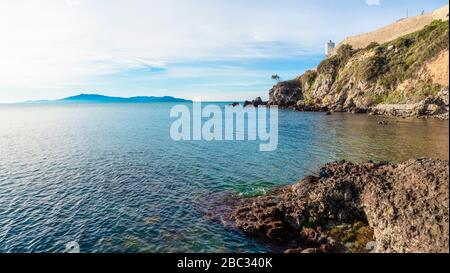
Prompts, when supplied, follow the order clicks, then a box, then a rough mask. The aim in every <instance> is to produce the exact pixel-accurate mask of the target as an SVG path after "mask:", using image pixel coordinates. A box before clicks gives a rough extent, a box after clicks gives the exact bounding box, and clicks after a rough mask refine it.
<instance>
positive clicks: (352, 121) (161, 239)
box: [0, 104, 449, 252]
mask: <svg viewBox="0 0 450 273" xmlns="http://www.w3.org/2000/svg"><path fill="white" fill-rule="evenodd" d="M171 106H173V105H171V104H134V105H126V104H120V105H115V104H111V105H2V106H0V252H5V251H10V252H31V251H37V252H44V251H50V252H62V251H65V245H66V244H67V243H68V242H73V241H74V242H77V243H78V244H79V246H80V250H81V251H82V252H111V251H112V252H179V251H187V252H204V251H206V252H259V251H269V250H273V248H272V247H271V246H267V245H265V244H263V243H261V242H259V241H255V240H252V239H249V238H246V237H245V236H243V235H242V234H241V233H240V232H239V231H236V230H232V229H229V228H225V227H224V226H223V225H222V224H221V223H216V222H211V219H210V217H207V212H208V211H209V210H210V204H209V202H208V200H211V201H213V200H212V199H213V198H212V196H214V194H217V193H221V192H228V191H229V192H233V193H235V194H240V195H249V196H250V195H254V194H262V193H264V192H265V191H267V190H268V189H270V188H272V187H273V186H275V185H282V184H288V183H292V182H295V181H296V180H298V179H300V178H301V177H303V176H305V175H308V174H311V173H314V172H317V170H318V168H319V167H320V166H321V165H322V164H323V163H326V162H328V161H332V160H339V159H347V160H351V161H363V160H368V159H372V160H376V161H382V160H388V161H402V160H406V159H409V158H415V157H433V158H441V159H448V157H449V149H448V130H449V127H448V121H439V120H418V119H387V121H388V124H387V125H379V124H378V121H379V120H381V119H384V118H382V117H372V116H366V115H351V114H333V115H331V116H325V115H324V114H322V113H297V112H292V111H284V110H283V111H280V115H279V120H280V125H279V134H280V135H279V145H278V150H277V151H275V152H271V153H261V152H259V143H258V142H247V141H244V142H237V141H236V142H205V141H197V142H173V141H172V140H171V139H170V136H169V127H170V124H171V121H173V120H171V119H170V118H169V110H170V107H171Z"/></svg>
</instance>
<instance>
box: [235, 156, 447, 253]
mask: <svg viewBox="0 0 450 273" xmlns="http://www.w3.org/2000/svg"><path fill="white" fill-rule="evenodd" d="M448 176H449V166H448V161H442V160H431V159H418V160H410V161H407V162H404V163H401V164H388V163H373V162H366V163H362V164H353V163H349V162H345V161H341V162H334V163H330V164H327V165H325V166H324V167H323V168H321V169H320V174H319V175H318V176H308V177H305V178H304V179H303V180H301V181H300V182H298V183H296V184H294V185H291V186H287V187H282V188H278V189H276V190H274V191H273V192H272V193H270V194H268V195H266V196H260V197H254V198H247V199H243V200H241V202H240V204H239V205H238V206H237V208H236V209H234V211H233V212H232V213H231V216H230V217H231V219H232V220H233V221H234V223H235V226H236V227H237V228H240V229H242V230H243V231H244V232H245V233H247V234H250V235H254V236H259V237H263V238H267V239H271V240H275V241H277V242H280V243H285V244H286V248H288V250H287V251H286V252H289V253H298V252H305V253H317V252H347V251H352V252H365V251H369V249H368V248H370V246H371V248H374V247H375V249H372V250H375V251H378V252H448V251H449V249H448V247H449V203H448V202H449V188H448V186H449V180H448V179H449V177H448ZM372 241H373V242H372Z"/></svg>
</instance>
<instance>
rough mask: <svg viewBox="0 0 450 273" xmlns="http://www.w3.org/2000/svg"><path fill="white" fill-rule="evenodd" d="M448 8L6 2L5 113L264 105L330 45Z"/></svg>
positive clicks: (153, 0) (128, 0) (410, 0)
mask: <svg viewBox="0 0 450 273" xmlns="http://www.w3.org/2000/svg"><path fill="white" fill-rule="evenodd" d="M446 4H448V1H447V0H339V1H336V0H271V1H269V0H0V103H2V102H19V101H26V100H40V99H57V98H63V97H67V96H71V95H76V94H80V93H96V94H104V95H111V96H123V97H130V96H145V95H147V96H165V95H170V96H175V97H181V98H188V99H198V98H201V99H202V100H203V101H238V100H245V99H252V98H255V97H257V96H261V97H262V98H263V99H267V97H268V90H269V89H270V88H271V87H272V85H273V84H274V81H273V80H272V79H271V75H273V74H278V75H280V76H281V78H282V79H289V78H293V77H295V76H297V75H299V74H301V73H303V72H304V71H305V70H307V69H311V68H314V67H315V66H316V65H317V64H318V63H319V62H320V61H321V60H322V59H323V58H324V47H325V43H326V42H327V41H328V40H330V39H331V40H333V41H336V42H339V41H341V40H343V39H344V38H345V37H347V36H351V35H355V34H360V33H364V32H368V31H372V30H375V29H377V28H379V27H382V26H384V25H386V24H389V23H391V22H394V21H396V20H398V19H399V18H402V17H405V15H406V9H408V10H409V14H410V16H412V15H416V14H419V13H420V12H421V11H422V10H425V11H432V10H434V9H436V8H439V7H441V6H444V5H446Z"/></svg>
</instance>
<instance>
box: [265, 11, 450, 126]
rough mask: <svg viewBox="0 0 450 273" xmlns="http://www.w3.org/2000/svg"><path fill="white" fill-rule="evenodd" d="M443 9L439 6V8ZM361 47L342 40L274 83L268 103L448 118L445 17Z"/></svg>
mask: <svg viewBox="0 0 450 273" xmlns="http://www.w3.org/2000/svg"><path fill="white" fill-rule="evenodd" d="M440 13H441V11H440ZM446 18H447V19H446V20H435V21H432V22H431V23H430V24H429V25H426V26H425V27H423V28H422V29H420V30H418V31H416V32H412V33H410V34H407V35H404V36H401V37H399V38H397V39H394V40H391V41H388V42H385V43H381V44H380V43H377V42H370V43H369V44H368V45H367V46H365V47H364V48H354V47H352V46H351V45H348V44H344V45H341V46H340V47H339V48H338V49H337V50H336V54H335V55H333V56H332V57H330V58H327V59H325V60H324V61H322V62H321V63H320V64H319V66H318V67H317V69H315V70H309V71H307V72H305V73H304V74H303V75H301V76H299V77H297V78H295V79H293V80H290V81H285V82H280V83H278V84H276V85H275V86H274V87H273V88H272V89H271V90H270V92H269V102H268V104H269V105H279V106H281V107H290V108H293V109H296V110H299V111H336V112H342V111H347V112H354V113H365V112H369V113H373V114H383V115H402V116H433V117H438V118H443V119H448V112H449V91H448V86H449V79H448V77H449V22H448V17H446Z"/></svg>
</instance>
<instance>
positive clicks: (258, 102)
mask: <svg viewBox="0 0 450 273" xmlns="http://www.w3.org/2000/svg"><path fill="white" fill-rule="evenodd" d="M260 105H267V102H264V101H263V100H262V99H261V97H257V98H256V99H254V100H252V101H248V100H246V101H245V102H244V107H248V106H253V107H258V106H260Z"/></svg>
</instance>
